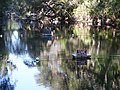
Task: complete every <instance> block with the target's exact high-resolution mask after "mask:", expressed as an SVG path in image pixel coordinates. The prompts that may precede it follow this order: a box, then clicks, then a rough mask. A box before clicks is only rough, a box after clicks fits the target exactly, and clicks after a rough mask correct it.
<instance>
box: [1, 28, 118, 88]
mask: <svg viewBox="0 0 120 90" xmlns="http://www.w3.org/2000/svg"><path fill="white" fill-rule="evenodd" d="M84 28H85V27H84ZM77 29H78V28H77ZM79 29H80V28H79ZM89 29H90V28H89ZM95 30H96V29H94V28H93V29H91V30H88V29H82V30H79V32H81V33H79V34H78V33H77V31H76V35H75V33H74V35H75V36H76V37H69V35H68V36H65V34H64V36H62V35H60V36H59V35H58V36H57V35H56V36H55V37H54V38H52V39H49V38H45V39H43V37H36V36H34V35H31V34H29V33H28V34H25V32H24V33H23V36H25V37H22V35H21V33H20V32H19V31H11V32H6V33H5V35H6V37H5V45H6V49H7V50H8V52H9V53H8V58H7V59H6V63H7V64H6V66H7V69H8V73H9V74H10V77H11V79H10V80H12V81H13V82H15V85H14V87H15V88H14V89H15V90H21V89H22V90H27V89H29V90H86V89H88V90H89V89H90V90H103V89H104V90H109V89H111V88H112V89H119V85H120V62H119V59H120V57H119V54H120V50H119V48H120V46H119V43H120V40H119V34H118V36H117V37H116V36H115V37H111V36H112V35H111V32H110V33H109V34H108V32H109V31H104V30H101V31H99V32H98V31H97V30H96V31H95ZM66 31H67V30H66ZM88 31H89V32H88ZM91 32H92V33H91ZM103 32H105V33H106V34H105V33H103ZM93 33H94V34H93ZM70 36H71V35H70ZM78 48H80V49H83V48H85V49H87V51H88V53H90V54H91V60H82V61H80V60H79V61H76V60H72V54H73V53H75V52H76V50H77V49H78ZM36 59H37V60H38V61H37V60H36ZM34 61H35V62H34ZM11 62H12V63H11ZM4 68H5V67H4ZM3 71H4V70H3Z"/></svg>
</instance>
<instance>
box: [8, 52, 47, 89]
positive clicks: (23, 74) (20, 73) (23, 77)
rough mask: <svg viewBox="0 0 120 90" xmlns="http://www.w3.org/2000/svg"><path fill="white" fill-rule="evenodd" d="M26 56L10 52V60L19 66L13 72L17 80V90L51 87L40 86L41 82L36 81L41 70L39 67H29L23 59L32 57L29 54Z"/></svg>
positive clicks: (13, 76)
mask: <svg viewBox="0 0 120 90" xmlns="http://www.w3.org/2000/svg"><path fill="white" fill-rule="evenodd" d="M24 56H26V57H24ZM24 56H21V57H20V56H16V55H14V54H9V61H11V62H13V64H15V65H16V66H17V68H16V69H15V70H14V71H12V72H11V76H12V78H13V79H14V80H16V81H17V83H16V87H15V90H49V88H46V87H45V86H39V84H37V83H36V81H35V76H36V75H37V74H39V73H40V72H39V71H38V69H37V67H31V68H29V67H28V66H26V65H25V64H24V63H23V59H24V58H27V59H30V57H29V55H28V54H26V55H24ZM23 57H24V58H23Z"/></svg>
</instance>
